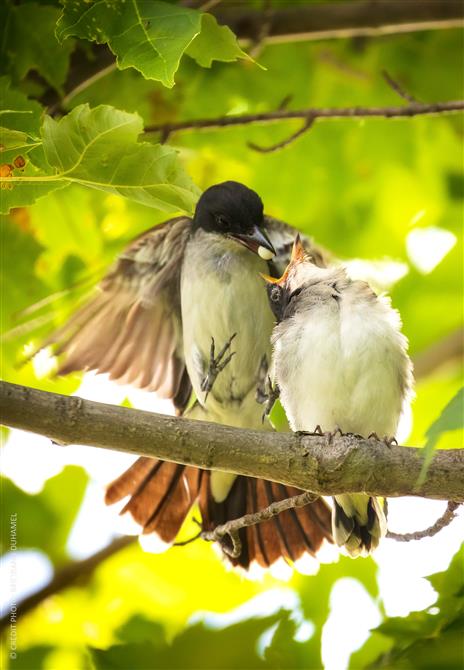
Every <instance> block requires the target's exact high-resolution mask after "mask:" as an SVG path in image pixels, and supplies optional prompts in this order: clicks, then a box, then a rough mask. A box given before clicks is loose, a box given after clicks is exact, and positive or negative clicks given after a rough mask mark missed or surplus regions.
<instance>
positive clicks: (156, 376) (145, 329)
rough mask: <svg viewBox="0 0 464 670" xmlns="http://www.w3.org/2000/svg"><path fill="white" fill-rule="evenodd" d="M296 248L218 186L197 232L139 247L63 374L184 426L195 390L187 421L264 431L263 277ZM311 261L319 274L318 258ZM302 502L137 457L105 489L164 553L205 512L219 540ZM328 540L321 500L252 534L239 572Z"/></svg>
mask: <svg viewBox="0 0 464 670" xmlns="http://www.w3.org/2000/svg"><path fill="white" fill-rule="evenodd" d="M294 235H295V231H294V230H293V229H292V228H290V227H289V226H286V225H285V224H283V223H281V222H279V221H277V220H275V219H272V218H270V217H268V216H265V215H264V214H263V203H262V202H261V199H260V198H259V196H258V195H257V194H256V193H255V192H254V191H252V190H251V189H249V188H247V187H246V186H244V185H242V184H239V183H237V182H232V181H228V182H224V183H222V184H217V185H215V186H212V187H211V188H209V189H207V190H206V191H205V192H204V193H203V195H202V196H201V198H200V199H199V201H198V204H197V207H196V211H195V214H194V217H193V219H189V218H187V217H180V218H176V219H171V220H170V221H167V222H166V223H164V224H162V225H159V226H157V227H155V228H153V229H151V230H149V231H147V232H146V233H144V234H143V235H141V236H140V237H139V238H138V239H136V240H135V241H134V242H132V244H130V245H129V247H128V248H127V249H126V250H125V251H124V252H123V253H122V254H121V255H120V257H119V258H118V260H117V261H116V263H115V265H114V266H113V268H112V269H110V271H109V273H108V274H107V275H106V277H105V278H104V279H103V281H102V282H101V285H100V292H99V293H98V295H97V296H96V297H94V298H93V299H92V300H91V301H90V302H88V303H87V304H86V305H85V306H84V307H82V308H81V310H80V311H79V312H77V314H76V315H74V317H73V318H72V319H71V320H70V321H69V322H68V323H67V324H66V325H65V326H64V327H63V328H62V329H61V330H60V331H59V332H58V333H55V335H54V336H53V337H52V338H51V339H50V340H49V342H55V343H56V344H57V345H58V351H57V353H59V354H63V358H64V360H63V361H62V364H61V368H60V370H59V373H60V374H65V373H68V372H70V371H72V370H83V369H84V370H97V371H99V372H106V373H109V376H110V379H115V380H118V381H120V382H122V383H129V384H133V385H134V386H137V387H139V388H144V389H147V390H151V391H156V392H157V393H158V394H159V395H161V396H162V397H165V398H172V399H173V401H174V404H175V405H176V407H177V409H178V412H179V413H180V414H181V413H183V411H184V410H185V408H186V406H187V404H188V402H189V398H190V395H191V392H192V387H193V391H194V393H195V396H196V399H197V402H196V403H195V405H194V406H193V407H192V408H191V409H190V410H189V411H188V416H189V418H194V419H204V420H207V421H214V422H219V423H224V424H228V425H232V426H241V427H248V428H256V429H258V428H259V429H261V428H263V425H262V411H263V410H262V405H261V404H260V403H259V402H258V401H257V396H256V389H257V386H259V385H260V380H261V379H262V378H263V377H264V378H265V375H266V373H267V367H268V362H269V361H270V355H271V345H270V338H271V333H272V328H273V316H272V312H271V310H270V308H269V304H268V300H267V296H266V292H265V290H264V289H263V285H262V280H261V278H260V276H259V273H260V272H271V273H274V274H275V275H276V276H279V274H281V272H282V271H283V269H284V267H285V265H286V264H287V263H288V260H289V257H290V250H291V247H292V243H293V238H294ZM312 253H313V254H314V256H315V258H316V259H317V260H318V262H320V263H322V257H321V255H320V253H319V252H318V250H317V249H315V248H312ZM271 258H273V260H272V262H271V261H270V259H271ZM268 428H270V427H269V426H268ZM296 493H298V491H296V490H295V489H291V488H289V487H285V486H280V485H277V484H274V483H272V484H271V483H270V482H264V481H261V480H256V479H251V478H246V477H236V476H235V475H232V474H228V473H220V472H213V473H209V472H206V471H201V470H197V469H195V468H191V467H186V466H183V465H176V464H173V463H167V462H163V461H155V460H153V459H149V458H141V459H139V460H138V461H136V462H135V463H134V465H133V466H132V467H131V468H129V470H128V471H127V472H125V473H124V474H122V475H121V476H120V477H119V478H118V479H117V480H116V481H115V482H113V484H112V485H110V487H109V489H108V491H107V496H106V499H107V502H108V503H114V502H117V501H118V500H122V499H123V498H125V497H126V496H129V501H128V503H127V504H126V506H125V508H124V511H127V512H129V513H130V514H131V515H132V516H133V518H134V520H135V521H136V522H137V523H138V524H139V525H140V526H141V527H142V528H143V533H145V534H149V533H155V534H156V535H157V536H158V537H159V538H160V539H161V540H163V541H164V542H165V543H168V544H169V543H172V542H173V541H174V539H175V537H176V535H177V533H178V531H179V529H180V527H181V525H182V523H183V521H184V519H185V517H186V516H187V514H188V512H189V510H190V508H191V507H192V505H193V504H194V503H195V501H196V500H197V499H199V504H200V510H201V514H202V523H203V528H204V529H205V530H211V529H212V528H214V527H215V526H216V525H218V524H222V523H224V522H226V521H228V520H230V519H232V518H236V517H239V516H242V515H243V514H246V513H250V512H254V511H257V510H258V509H260V508H263V507H266V506H267V505H269V504H270V503H271V502H273V501H275V500H280V499H282V498H287V497H290V496H292V495H295V494H296ZM324 538H327V539H328V540H329V541H331V530H330V510H328V508H327V506H326V505H325V503H324V502H323V501H321V500H319V501H316V502H315V503H313V504H311V505H309V506H307V507H305V508H301V509H299V510H297V511H295V510H292V511H291V512H285V513H284V514H283V515H282V516H281V517H280V518H275V519H274V520H271V521H268V522H265V523H263V524H260V525H259V526H255V527H253V528H249V529H247V530H243V531H242V532H241V541H242V553H241V555H240V556H239V557H238V558H234V559H231V560H232V562H234V563H238V564H239V565H241V566H242V567H245V568H247V567H248V566H249V565H250V563H252V562H257V563H259V564H260V565H262V566H265V567H267V566H269V565H271V564H272V563H274V562H275V561H276V560H277V559H279V558H280V557H284V558H288V559H290V560H296V559H298V558H299V557H300V556H301V555H302V554H303V553H305V552H309V553H312V554H314V553H315V552H316V551H317V550H318V548H319V547H320V545H321V543H322V541H323V539H324Z"/></svg>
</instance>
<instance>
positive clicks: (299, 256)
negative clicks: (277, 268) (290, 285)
mask: <svg viewBox="0 0 464 670" xmlns="http://www.w3.org/2000/svg"><path fill="white" fill-rule="evenodd" d="M307 257H308V254H307V253H306V250H305V248H304V246H303V243H302V241H301V238H300V236H299V235H297V236H296V238H295V242H294V243H293V248H292V255H291V258H290V263H289V264H288V265H287V267H286V268H285V272H284V274H283V275H282V277H279V278H278V279H277V278H276V277H271V276H270V275H266V274H264V273H262V272H260V273H259V274H260V275H261V277H262V278H263V279H264V281H266V282H267V283H268V284H279V285H280V286H283V285H284V284H285V282H286V281H287V277H288V273H289V272H290V268H291V267H292V266H293V265H295V264H296V263H302V262H303V261H304V260H305V259H306V258H307Z"/></svg>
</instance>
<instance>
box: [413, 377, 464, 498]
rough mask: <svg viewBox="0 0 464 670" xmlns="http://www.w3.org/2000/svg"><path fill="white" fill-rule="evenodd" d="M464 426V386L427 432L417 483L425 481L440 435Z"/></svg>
mask: <svg viewBox="0 0 464 670" xmlns="http://www.w3.org/2000/svg"><path fill="white" fill-rule="evenodd" d="M461 428H464V387H462V388H461V389H459V391H458V392H457V393H456V395H455V396H454V398H452V399H451V400H450V401H449V403H448V404H447V405H446V407H445V408H444V409H443V410H442V412H441V414H440V416H439V417H438V419H436V420H435V421H434V422H433V423H432V424H431V425H430V426H429V428H428V430H427V432H426V436H427V442H426V443H425V446H424V449H423V451H424V463H423V465H422V469H421V472H420V475H419V478H418V482H417V485H418V486H420V485H421V484H423V483H424V481H425V478H426V475H427V470H428V468H429V465H430V463H431V461H432V457H433V452H434V449H435V447H436V445H437V443H438V440H439V439H440V437H441V436H442V435H443V434H444V433H447V432H449V431H451V430H459V429H461Z"/></svg>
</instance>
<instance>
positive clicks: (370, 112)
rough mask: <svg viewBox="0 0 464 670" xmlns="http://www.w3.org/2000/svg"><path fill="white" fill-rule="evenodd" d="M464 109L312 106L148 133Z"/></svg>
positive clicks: (458, 103) (463, 103) (459, 103)
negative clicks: (292, 120)
mask: <svg viewBox="0 0 464 670" xmlns="http://www.w3.org/2000/svg"><path fill="white" fill-rule="evenodd" d="M463 110H464V100H450V101H449V102H436V103H430V104H424V103H414V104H410V105H406V106H404V107H332V108H330V107H329V108H325V107H308V108H307V109H299V110H298V109H297V110H283V109H277V110H274V111H272V112H261V113H259V114H237V115H234V116H218V117H216V118H210V119H189V120H187V121H177V122H175V123H158V124H154V125H150V126H147V127H146V128H145V132H146V133H155V132H165V133H166V132H168V133H174V132H179V131H183V130H206V129H210V128H225V127H227V126H243V125H248V124H253V123H275V122H277V121H285V120H287V119H307V118H308V117H311V118H313V119H366V118H375V117H380V118H385V119H392V118H411V117H414V116H424V115H429V116H430V115H440V114H453V113H457V112H462V111H463Z"/></svg>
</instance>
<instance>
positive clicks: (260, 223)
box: [193, 181, 275, 260]
mask: <svg viewBox="0 0 464 670" xmlns="http://www.w3.org/2000/svg"><path fill="white" fill-rule="evenodd" d="M199 228H201V229H202V230H205V231H207V232H214V233H219V234H220V235H224V236H225V237H229V238H231V239H234V240H236V241H237V242H240V244H243V245H244V246H246V247H248V249H250V250H251V251H253V252H254V253H256V254H259V255H260V256H261V257H262V258H264V259H265V260H270V259H271V258H272V257H273V256H274V255H275V250H274V247H273V246H272V244H271V242H270V240H269V238H268V236H267V234H266V232H265V229H264V215H263V203H262V200H261V198H260V197H259V195H258V194H257V193H255V192H254V191H252V190H251V189H250V188H247V187H246V186H244V185H243V184H239V183H238V182H236V181H225V182H223V183H222V184H216V185H215V186H211V187H210V188H208V189H207V190H206V191H205V192H204V193H203V195H202V196H201V197H200V199H199V201H198V203H197V207H196V210H195V215H194V217H193V230H197V229H199Z"/></svg>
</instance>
